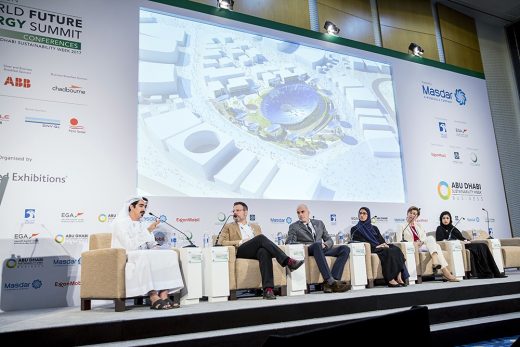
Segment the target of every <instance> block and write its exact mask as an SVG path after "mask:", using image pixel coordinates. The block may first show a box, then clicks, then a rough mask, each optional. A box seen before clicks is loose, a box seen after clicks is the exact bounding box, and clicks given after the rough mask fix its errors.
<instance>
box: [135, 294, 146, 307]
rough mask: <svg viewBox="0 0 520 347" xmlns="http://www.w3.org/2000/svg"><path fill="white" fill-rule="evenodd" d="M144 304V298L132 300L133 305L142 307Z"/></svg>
mask: <svg viewBox="0 0 520 347" xmlns="http://www.w3.org/2000/svg"><path fill="white" fill-rule="evenodd" d="M143 303H144V298H143V297H142V296H140V297H138V298H134V305H136V306H137V305H142V304H143Z"/></svg>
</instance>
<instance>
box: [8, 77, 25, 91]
mask: <svg viewBox="0 0 520 347" xmlns="http://www.w3.org/2000/svg"><path fill="white" fill-rule="evenodd" d="M4 86H10V87H17V88H24V89H29V88H31V80H30V79H28V78H21V77H12V76H7V77H6V79H5V81H4Z"/></svg>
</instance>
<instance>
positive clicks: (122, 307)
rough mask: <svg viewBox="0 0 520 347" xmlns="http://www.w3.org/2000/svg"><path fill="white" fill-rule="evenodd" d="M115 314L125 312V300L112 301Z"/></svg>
mask: <svg viewBox="0 0 520 347" xmlns="http://www.w3.org/2000/svg"><path fill="white" fill-rule="evenodd" d="M114 304H115V306H116V312H123V311H124V310H125V299H114Z"/></svg>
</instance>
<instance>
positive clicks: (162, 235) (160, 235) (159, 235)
mask: <svg viewBox="0 0 520 347" xmlns="http://www.w3.org/2000/svg"><path fill="white" fill-rule="evenodd" d="M153 236H154V237H155V242H157V243H158V244H160V245H162V244H164V243H166V242H167V241H168V237H167V233H166V232H164V231H155V232H154V233H153Z"/></svg>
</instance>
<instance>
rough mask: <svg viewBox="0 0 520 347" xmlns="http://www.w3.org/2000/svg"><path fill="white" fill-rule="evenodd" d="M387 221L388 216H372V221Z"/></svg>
mask: <svg viewBox="0 0 520 347" xmlns="http://www.w3.org/2000/svg"><path fill="white" fill-rule="evenodd" d="M376 222H377V223H388V217H379V216H376V218H374V217H372V223H376Z"/></svg>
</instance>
